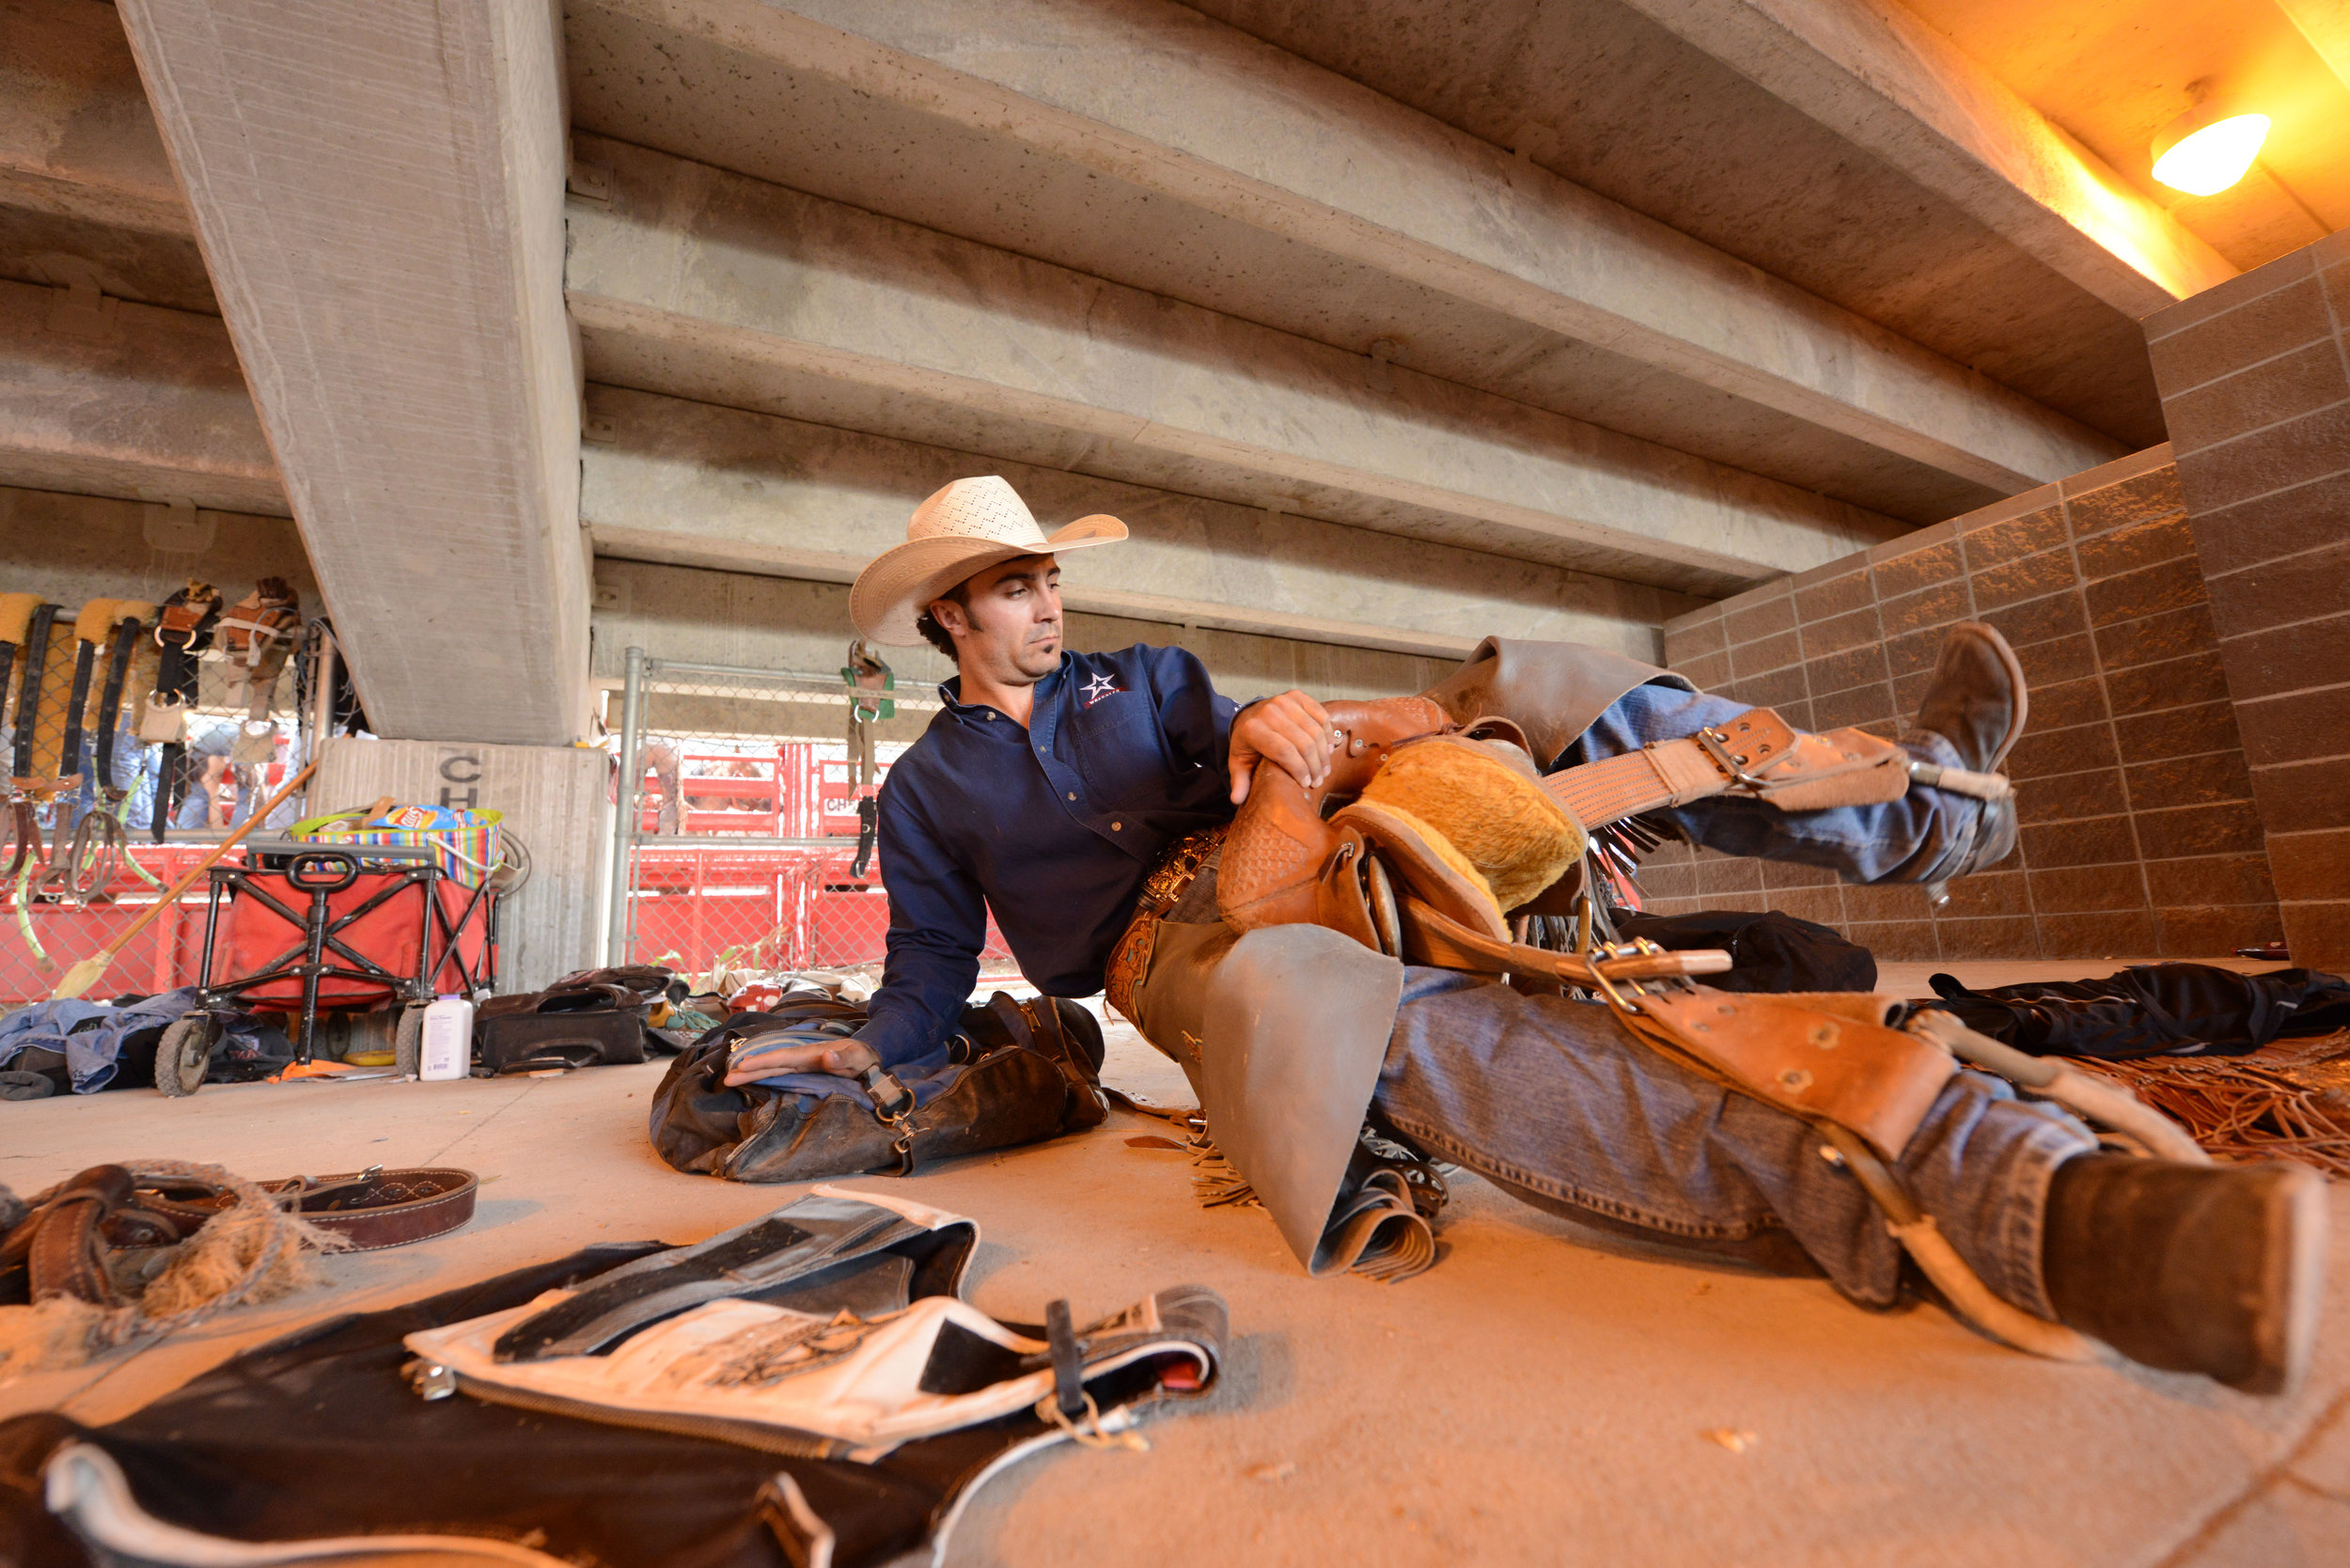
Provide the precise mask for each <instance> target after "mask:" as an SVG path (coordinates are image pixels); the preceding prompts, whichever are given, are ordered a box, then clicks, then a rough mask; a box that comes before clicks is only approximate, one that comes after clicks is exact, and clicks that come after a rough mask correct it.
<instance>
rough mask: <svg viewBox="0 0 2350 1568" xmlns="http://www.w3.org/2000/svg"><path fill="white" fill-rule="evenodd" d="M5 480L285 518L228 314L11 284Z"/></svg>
mask: <svg viewBox="0 0 2350 1568" xmlns="http://www.w3.org/2000/svg"><path fill="white" fill-rule="evenodd" d="M0 484H10V485H19V486H22V487H24V488H25V489H28V490H62V491H71V492H73V493H75V494H85V495H113V496H119V497H121V498H122V499H125V500H134V501H186V502H193V503H194V504H195V505H196V506H199V507H207V508H211V509H212V510H219V511H243V512H263V513H270V514H274V515H275V516H279V517H283V516H286V515H288V511H287V507H286V492H285V487H284V486H283V485H282V484H280V483H279V481H278V478H277V464H276V463H275V461H274V459H273V458H272V457H271V456H270V449H269V443H268V442H267V441H266V440H264V439H263V438H262V435H261V425H260V421H259V420H258V418H256V417H255V416H254V413H253V399H252V398H251V396H250V395H248V394H247V393H246V391H245V389H244V374H243V371H242V370H240V369H239V368H237V356H236V352H235V351H234V350H233V349H232V348H231V347H230V346H229V342H228V332H227V328H226V327H224V326H223V325H222V324H221V321H220V318H219V317H217V316H199V315H196V314H195V313H193V312H190V311H184V310H164V309H161V308H158V307H156V306H146V305H133V304H132V303H130V302H129V301H127V300H119V299H116V298H114V297H112V296H111V295H105V294H100V293H96V292H94V291H91V290H72V289H42V288H39V287H36V286H34V285H31V284H24V283H8V282H0Z"/></svg>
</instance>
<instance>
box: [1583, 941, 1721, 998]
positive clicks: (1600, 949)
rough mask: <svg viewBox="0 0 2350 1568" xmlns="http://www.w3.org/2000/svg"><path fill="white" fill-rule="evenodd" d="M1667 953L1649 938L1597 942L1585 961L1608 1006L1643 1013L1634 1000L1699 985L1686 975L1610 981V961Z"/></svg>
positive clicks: (1596, 986) (1689, 988)
mask: <svg viewBox="0 0 2350 1568" xmlns="http://www.w3.org/2000/svg"><path fill="white" fill-rule="evenodd" d="M1664 951H1665V949H1663V948H1661V947H1659V946H1658V945H1657V944H1656V943H1654V942H1652V941H1650V940H1649V939H1648V938H1647V937H1645V936H1636V937H1634V938H1633V939H1632V940H1631V941H1629V942H1601V943H1597V944H1595V945H1594V946H1593V948H1592V949H1591V951H1590V956H1589V957H1588V958H1587V959H1586V960H1585V962H1586V963H1587V964H1589V965H1590V972H1591V982H1592V985H1593V986H1594V988H1595V989H1597V990H1598V992H1599V994H1600V996H1601V997H1602V998H1603V999H1604V1000H1605V1001H1606V1003H1607V1005H1608V1006H1609V1007H1611V1008H1614V1009H1615V1010H1616V1011H1618V1012H1637V1011H1640V1008H1639V1004H1638V1003H1637V1002H1635V1001H1634V1000H1633V999H1632V998H1633V997H1635V996H1650V995H1653V994H1654V993H1658V992H1663V991H1668V990H1684V991H1690V990H1695V989H1696V982H1695V981H1693V980H1689V979H1687V978H1686V977H1684V976H1658V977H1654V978H1652V979H1649V980H1623V981H1621V982H1618V981H1616V980H1610V979H1609V978H1608V975H1607V969H1606V964H1607V961H1608V960H1609V959H1615V958H1656V957H1659V956H1661V955H1662V954H1663V953H1664ZM1619 983H1621V984H1622V987H1623V989H1622V990H1618V989H1617V986H1618V984H1619ZM1626 993H1629V995H1626Z"/></svg>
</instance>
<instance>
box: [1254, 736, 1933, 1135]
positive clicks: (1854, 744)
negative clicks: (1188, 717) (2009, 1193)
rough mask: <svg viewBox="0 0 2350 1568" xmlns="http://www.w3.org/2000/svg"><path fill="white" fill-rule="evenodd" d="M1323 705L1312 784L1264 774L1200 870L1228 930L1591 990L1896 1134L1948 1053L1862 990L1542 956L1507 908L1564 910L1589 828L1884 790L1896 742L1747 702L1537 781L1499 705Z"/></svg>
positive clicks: (1692, 962) (1717, 956) (1773, 1098)
mask: <svg viewBox="0 0 2350 1568" xmlns="http://www.w3.org/2000/svg"><path fill="white" fill-rule="evenodd" d="M1325 711H1326V712H1327V713H1329V715H1330V719H1331V725H1332V729H1333V731H1334V735H1333V745H1334V749H1333V754H1332V763H1333V765H1332V767H1331V769H1330V772H1329V774H1328V776H1326V778H1325V780H1324V784H1323V785H1322V786H1320V787H1319V788H1308V787H1307V786H1305V785H1302V784H1299V783H1298V782H1297V781H1296V780H1295V779H1294V778H1293V777H1291V776H1289V775H1288V774H1287V773H1285V772H1282V771H1280V770H1277V769H1263V770H1260V773H1259V776H1258V778H1257V781H1256V783H1255V785H1254V787H1253V788H1252V789H1251V791H1250V793H1249V798H1248V800H1247V802H1246V804H1245V805H1243V806H1242V808H1241V809H1240V812H1239V814H1238V815H1237V816H1236V817H1235V819H1234V821H1233V823H1232V826H1231V831H1230V835H1229V836H1228V837H1227V839H1226V840H1225V844H1224V850H1223V855H1222V860H1221V864H1220V866H1219V868H1218V870H1217V881H1216V902H1217V909H1218V913H1219V914H1220V915H1221V916H1222V917H1223V918H1224V920H1225V921H1226V922H1227V923H1228V924H1230V925H1231V926H1233V927H1235V928H1236V929H1238V930H1240V931H1242V932H1251V931H1256V930H1260V929H1261V928H1264V927H1269V926H1279V925H1291V924H1311V925H1318V926H1322V927H1325V928H1327V929H1329V930H1331V931H1334V932H1338V933H1342V934H1344V935H1346V936H1348V937H1350V938H1352V939H1353V940H1355V941H1356V942H1358V943H1360V944H1362V945H1363V946H1364V947H1366V948H1368V949H1371V950H1372V951H1374V952H1377V953H1381V954H1384V955H1386V956H1387V957H1388V958H1392V959H1400V960H1402V961H1403V962H1406V963H1413V964H1430V965H1434V966H1437V967H1443V968H1454V969H1465V970H1470V971H1474V972H1478V973H1484V974H1493V975H1497V976H1508V977H1510V978H1511V979H1512V982H1513V983H1525V982H1528V981H1533V982H1537V983H1541V984H1544V985H1556V986H1561V987H1574V988H1576V989H1579V990H1584V991H1589V992H1591V993H1593V994H1595V995H1598V996H1603V997H1605V998H1606V1000H1607V1001H1608V1002H1609V1003H1610V1004H1611V1005H1613V1006H1614V1007H1615V1009H1616V1011H1617V1013H1618V1016H1619V1017H1620V1018H1621V1019H1622V1021H1623V1022H1624V1024H1625V1026H1626V1027H1629V1028H1630V1029H1632V1031H1633V1032H1634V1033H1635V1034H1637V1035H1638V1036H1639V1037H1640V1038H1641V1039H1643V1040H1645V1041H1647V1042H1648V1043H1651V1044H1653V1045H1654V1046H1656V1047H1657V1048H1658V1049H1660V1050H1663V1051H1666V1052H1667V1053H1668V1054H1669V1055H1672V1056H1674V1057H1676V1058H1680V1059H1682V1060H1684V1061H1685V1062H1687V1063H1689V1064H1690V1065H1692V1066H1694V1067H1696V1068H1698V1069H1699V1070H1700V1071H1701V1072H1704V1073H1706V1074H1709V1075H1711V1076H1714V1077H1716V1078H1718V1079H1720V1080H1722V1081H1725V1082H1727V1083H1729V1084H1731V1085H1732V1086H1733V1087H1735V1088H1738V1089H1740V1090H1744V1091H1746V1092H1747V1093H1749V1094H1751V1095H1754V1096H1755V1097H1757V1098H1760V1099H1763V1100H1764V1101H1766V1102H1768V1103H1770V1104H1773V1105H1778V1106H1780V1107H1782V1108H1784V1109H1786V1110H1789V1111H1791V1112H1794V1113H1795V1114H1797V1115H1802V1116H1806V1117H1811V1118H1819V1119H1823V1120H1825V1121H1832V1122H1835V1123H1838V1124H1840V1125H1843V1126H1846V1127H1850V1128H1852V1129H1853V1130H1854V1131H1856V1132H1857V1133H1859V1134H1860V1135H1861V1136H1862V1137H1865V1138H1866V1139H1867V1140H1868V1141H1869V1142H1870V1143H1871V1144H1872V1146H1874V1147H1875V1148H1877V1149H1878V1150H1879V1151H1880V1152H1883V1153H1884V1154H1885V1155H1887V1156H1888V1157H1891V1156H1894V1155H1896V1154H1898V1153H1899V1152H1900V1150H1901V1149H1902V1147H1903V1146H1904V1144H1906V1143H1907V1142H1908V1140H1909V1137H1910V1135H1911V1134H1912V1133H1914V1132H1915V1131H1916V1129H1917V1126H1918V1124H1919V1121H1921V1120H1922V1119H1923V1118H1924V1116H1925V1113H1926V1111H1927V1109H1928V1108H1929V1107H1930V1106H1931V1105H1933V1103H1934V1098H1935V1094H1936V1093H1938V1092H1939V1090H1940V1089H1941V1086H1942V1084H1943V1083H1944V1082H1945V1081H1946V1080H1947V1079H1948V1078H1949V1076H1950V1074H1951V1073H1952V1072H1953V1071H1954V1070H1955V1064H1954V1062H1953V1061H1952V1058H1951V1057H1950V1055H1949V1054H1948V1053H1947V1052H1945V1051H1943V1050H1941V1049H1940V1048H1938V1047H1936V1046H1935V1045H1934V1044H1933V1043H1930V1042H1927V1041H1924V1040H1921V1039H1919V1038H1918V1037H1917V1036H1915V1035H1912V1034H1908V1033H1906V1032H1904V1031H1902V1030H1898V1029H1893V1028H1888V1027H1885V1022H1884V1020H1885V1016H1886V1011H1885V1008H1884V1006H1883V1005H1882V1003H1881V1002H1880V1001H1879V1000H1878V999H1875V998H1865V997H1862V998H1850V999H1844V1000H1843V1001H1842V1002H1841V1004H1840V1006H1839V1007H1838V1008H1837V1010H1836V1011H1834V1012H1833V1013H1832V1014H1831V1013H1825V1012H1820V1011H1818V1009H1817V1008H1815V1007H1812V1006H1810V1005H1809V1004H1810V1003H1811V1002H1814V1001H1817V1000H1819V999H1816V998H1754V997H1747V996H1733V995H1731V994H1727V993H1723V992H1717V991H1714V990H1711V989H1709V988H1706V987H1703V986H1700V985H1695V984H1692V983H1690V981H1691V980H1694V978H1695V977H1697V976H1700V975H1705V974H1712V973H1718V972H1720V971H1722V970H1724V969H1727V968H1728V967H1729V966H1730V956H1729V955H1728V954H1727V953H1723V952H1718V951H1710V950H1695V951H1680V952H1666V951H1663V950H1661V949H1642V948H1639V947H1637V946H1636V947H1622V948H1619V947H1604V946H1603V947H1600V948H1596V949H1592V950H1590V951H1586V952H1559V951H1554V950H1551V949H1544V948H1538V947H1534V946H1531V945H1529V944H1528V943H1526V942H1523V941H1521V940H1518V939H1517V933H1519V932H1520V931H1521V930H1522V927H1521V925H1520V921H1521V919H1522V917H1525V916H1528V915H1533V914H1554V913H1564V912H1566V911H1567V910H1568V909H1569V908H1571V907H1572V906H1573V901H1574V898H1575V895H1576V894H1578V893H1579V892H1580V891H1581V889H1582V886H1583V883H1584V879H1585V876H1586V874H1587V858H1586V853H1587V851H1588V849H1589V847H1590V832H1591V831H1592V830H1594V829H1596V828H1598V827H1600V826H1603V825H1604V824H1606V823H1610V822H1614V821H1617V820H1619V819H1621V818H1622V817H1626V816H1631V815H1634V814H1637V813H1638V812H1641V811H1646V810H1653V809H1655V808H1658V807H1661V806H1666V805H1679V804H1684V803H1685V802H1688V801H1691V800H1698V799H1702V798H1705V797H1707V796H1711V795H1722V794H1742V795H1746V796H1748V797H1751V798H1755V799H1760V800H1762V801H1764V802H1766V803H1768V804H1770V805H1772V806H1775V807H1777V808H1780V809H1785V810H1808V809H1813V808H1820V807H1825V806H1839V805H1848V804H1858V803H1863V802H1868V801H1883V800H1892V799H1897V798H1899V796H1900V795H1901V793H1902V792H1904V791H1905V790H1907V789H1908V788H1909V769H1908V757H1907V755H1906V754H1905V753H1904V752H1903V751H1902V750H1901V749H1900V748H1899V747H1898V746H1895V745H1892V744H1891V743H1889V742H1887V741H1882V740H1879V739H1877V738H1876V737H1875V736H1872V735H1868V734H1864V733H1862V732H1860V731H1858V730H1839V731H1835V732H1833V733H1830V734H1825V735H1810V734H1799V733H1798V732H1796V731H1795V730H1794V729H1792V728H1791V727H1790V726H1788V725H1787V724H1786V723H1785V722H1784V721H1782V720H1781V719H1780V718H1779V717H1778V714H1776V713H1773V712H1771V711H1770V710H1769V709H1767V708H1756V709H1749V710H1748V711H1747V712H1746V713H1742V714H1740V715H1738V716H1737V717H1735V718H1733V719H1731V720H1730V721H1729V722H1727V723H1725V724H1722V725H1720V726H1717V727H1715V728H1712V729H1705V730H1701V731H1700V732H1699V733H1698V734H1696V735H1692V736H1688V737H1684V738H1682V739H1678V740H1672V741H1665V742H1659V743H1655V744H1653V745H1649V746H1647V747H1645V748H1644V749H1642V750H1641V751H1638V752H1634V753H1631V754H1628V755H1626V756H1622V757H1616V758H1610V759H1608V760H1604V761H1600V762H1594V763H1589V764H1585V765H1583V766H1580V767H1574V768H1568V769H1563V770H1561V771H1559V772H1558V773H1555V774H1552V775H1549V776H1543V775H1542V774H1540V773H1539V772H1538V771H1537V769H1536V767H1535V764H1534V760H1533V757H1532V755H1531V754H1530V751H1529V749H1528V743H1527V737H1526V730H1525V729H1523V728H1521V727H1520V726H1519V725H1518V724H1517V723H1515V722H1513V721H1512V719H1511V718H1508V717H1505V716H1500V715H1494V716H1484V717H1478V718H1475V719H1473V720H1472V721H1471V722H1468V723H1462V722H1460V721H1459V720H1457V719H1456V718H1455V717H1454V716H1453V715H1452V714H1451V713H1448V712H1446V710H1445V709H1444V708H1442V707H1440V706H1438V705H1437V704H1436V703H1435V702H1434V701H1432V700H1430V699H1429V698H1421V697H1410V698H1387V699H1383V700H1379V701H1372V702H1340V703H1334V704H1330V705H1328V706H1327V708H1326V710H1325ZM1872 1015H1873V1016H1872ZM1824 1041H1825V1044H1824V1043H1822V1042H1824Z"/></svg>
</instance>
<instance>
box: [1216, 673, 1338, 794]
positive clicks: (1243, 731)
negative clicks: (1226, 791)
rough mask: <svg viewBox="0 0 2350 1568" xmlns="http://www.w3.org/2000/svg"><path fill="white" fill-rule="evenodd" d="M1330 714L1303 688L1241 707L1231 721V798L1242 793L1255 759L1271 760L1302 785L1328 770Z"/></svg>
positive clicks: (1331, 741) (1311, 784) (1318, 780)
mask: <svg viewBox="0 0 2350 1568" xmlns="http://www.w3.org/2000/svg"><path fill="white" fill-rule="evenodd" d="M1337 744H1338V743H1337V740H1336V739H1335V737H1334V736H1333V735H1332V733H1331V730H1330V715H1329V714H1328V713H1324V712H1323V711H1322V704H1321V703H1319V702H1316V701H1315V700H1314V699H1313V698H1310V697H1308V696H1307V695H1306V694H1305V693H1304V692H1283V693H1282V694H1281V695H1280V696H1278V697H1272V698H1266V699H1265V700H1264V701H1262V702H1255V703H1251V704H1249V706H1248V707H1247V708H1246V709H1244V710H1242V712H1241V714H1240V716H1239V717H1238V718H1236V719H1234V720H1233V721H1232V749H1231V772H1232V804H1233V805H1235V806H1238V805H1239V804H1240V803H1241V802H1242V801H1245V800H1246V799H1247V798H1248V786H1249V782H1250V780H1251V779H1252V778H1253V777H1254V776H1255V775H1256V772H1257V764H1258V763H1260V762H1271V763H1272V764H1273V765H1274V766H1275V767H1277V768H1279V769H1280V770H1281V771H1282V772H1283V773H1286V774H1288V775H1289V776H1291V777H1292V778H1294V779H1296V780H1297V781H1298V783H1300V784H1302V785H1304V786H1305V787H1306V788H1308V789H1309V790H1310V789H1312V788H1313V787H1314V786H1316V785H1318V784H1320V783H1321V782H1322V781H1323V780H1324V778H1325V777H1327V776H1329V773H1330V753H1331V751H1332V750H1333V749H1334V748H1335V747H1336V745H1337Z"/></svg>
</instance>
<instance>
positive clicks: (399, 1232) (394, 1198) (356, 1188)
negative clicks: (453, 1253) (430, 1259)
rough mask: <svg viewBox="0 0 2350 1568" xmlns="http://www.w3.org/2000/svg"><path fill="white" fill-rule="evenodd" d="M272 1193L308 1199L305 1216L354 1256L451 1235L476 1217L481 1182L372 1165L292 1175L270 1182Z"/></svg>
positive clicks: (459, 1173)
mask: <svg viewBox="0 0 2350 1568" xmlns="http://www.w3.org/2000/svg"><path fill="white" fill-rule="evenodd" d="M261 1185H262V1187H263V1188H264V1189H265V1190H267V1191H270V1192H274V1193H281V1194H290V1193H295V1192H299V1193H300V1194H301V1195H302V1197H301V1200H300V1203H299V1204H298V1207H299V1208H300V1209H301V1211H302V1217H303V1218H304V1219H306V1220H308V1221H309V1222H310V1223H311V1224H313V1225H315V1226H317V1227H318V1228H319V1229H320V1230H321V1231H334V1232H335V1233H336V1234H337V1235H338V1236H341V1237H342V1238H343V1239H344V1240H345V1241H348V1242H349V1243H350V1244H351V1248H352V1251H354V1252H373V1251H376V1250H377V1249H379V1248H382V1247H405V1246H406V1245H407V1244H408V1243H410V1242H420V1241H430V1240H431V1239H432V1238H433V1237H434V1236H445V1235H446V1234H448V1233H449V1232H450V1231H454V1230H456V1229H457V1228H458V1227H460V1226H462V1225H463V1224H464V1223H465V1222H466V1221H467V1220H469V1219H471V1218H473V1206H474V1198H475V1195H476V1194H477V1193H478V1192H479V1191H480V1189H481V1179H480V1178H479V1177H478V1176H476V1175H475V1174H474V1173H473V1172H472V1171H470V1170H460V1169H457V1168H454V1167H447V1168H443V1167H420V1168H409V1169H404V1170H386V1169H384V1168H383V1167H382V1166H380V1165H379V1166H370V1167H368V1168H367V1169H365V1170H360V1171H352V1172H349V1173H347V1174H344V1175H339V1176H292V1177H289V1178H287V1179H286V1180H285V1181H282V1182H264V1183H262V1184H261Z"/></svg>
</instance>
